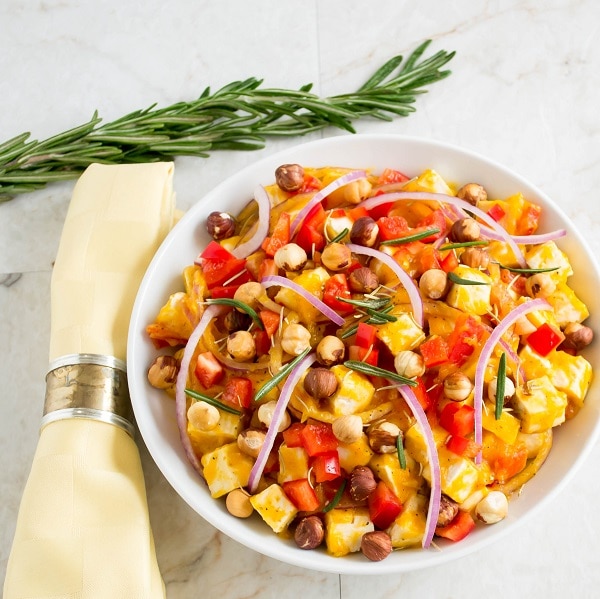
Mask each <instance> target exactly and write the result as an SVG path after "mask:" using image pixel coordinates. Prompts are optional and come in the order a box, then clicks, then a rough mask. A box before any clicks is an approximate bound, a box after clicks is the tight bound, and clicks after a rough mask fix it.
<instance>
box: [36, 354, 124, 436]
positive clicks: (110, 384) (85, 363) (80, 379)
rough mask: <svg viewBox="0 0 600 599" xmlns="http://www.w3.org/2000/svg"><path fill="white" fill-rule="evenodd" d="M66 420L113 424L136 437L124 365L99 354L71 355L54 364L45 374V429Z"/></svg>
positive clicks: (110, 357) (55, 361)
mask: <svg viewBox="0 0 600 599" xmlns="http://www.w3.org/2000/svg"><path fill="white" fill-rule="evenodd" d="M67 418H86V419H91V420H99V421H101V422H107V423H109V424H114V425H115V426H118V427H120V428H122V429H124V430H125V431H126V432H127V433H129V434H130V435H131V436H132V437H133V435H134V427H133V424H132V423H133V410H132V408H131V400H130V397H129V388H128V386H127V369H126V365H125V363H124V362H123V361H122V360H119V359H117V358H114V357H112V356H102V355H99V354H70V355H66V356H61V357H60V358H58V359H56V360H54V361H53V362H51V364H50V366H49V368H48V374H47V375H46V398H45V401H44V415H43V417H42V428H43V427H44V426H46V425H47V424H49V423H50V422H55V421H56V420H64V419H67Z"/></svg>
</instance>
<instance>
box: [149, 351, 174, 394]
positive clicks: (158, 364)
mask: <svg viewBox="0 0 600 599" xmlns="http://www.w3.org/2000/svg"><path fill="white" fill-rule="evenodd" d="M178 373H179V362H178V361H177V359H176V358H174V357H173V356H158V357H157V358H156V360H154V362H153V363H152V365H151V366H150V368H149V369H148V382H149V383H150V384H151V385H152V386H153V387H156V388H157V389H169V388H170V387H172V386H173V385H174V384H175V382H176V381H177V374H178Z"/></svg>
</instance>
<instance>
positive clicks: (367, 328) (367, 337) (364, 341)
mask: <svg viewBox="0 0 600 599" xmlns="http://www.w3.org/2000/svg"><path fill="white" fill-rule="evenodd" d="M354 343H355V344H356V345H358V347H364V348H365V349H369V348H370V347H371V346H373V345H375V344H376V343H377V329H376V328H375V327H374V326H373V325H372V324H367V323H366V322H359V323H358V329H356V340H355V341H354Z"/></svg>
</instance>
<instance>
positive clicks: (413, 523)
mask: <svg viewBox="0 0 600 599" xmlns="http://www.w3.org/2000/svg"><path fill="white" fill-rule="evenodd" d="M428 506H429V500H428V498H427V497H425V496H424V495H421V494H419V493H414V494H413V495H411V497H410V498H409V499H408V501H407V502H406V503H405V504H404V509H403V510H402V512H401V513H400V515H399V516H398V517H397V518H396V520H395V521H394V523H393V524H392V525H391V526H390V527H389V528H388V529H387V533H388V534H389V535H390V538H391V539H392V547H395V548H396V549H405V548H406V547H412V546H413V545H417V544H419V543H420V542H421V540H422V539H423V535H424V534H425V523H426V521H427V508H428Z"/></svg>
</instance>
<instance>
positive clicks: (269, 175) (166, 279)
mask: <svg viewBox="0 0 600 599" xmlns="http://www.w3.org/2000/svg"><path fill="white" fill-rule="evenodd" d="M289 162H297V163H300V164H303V165H306V166H344V167H351V168H373V169H375V170H378V171H380V170H382V169H383V168H384V167H387V166H390V167H396V168H398V169H400V170H402V171H404V172H406V173H408V174H413V175H414V174H418V173H419V172H421V171H422V170H423V169H425V168H434V169H435V170H437V171H438V172H439V173H440V174H441V175H442V176H443V177H444V178H445V179H446V180H448V181H450V182H452V181H454V182H461V183H466V182H469V181H477V182H479V183H481V184H483V185H484V186H485V187H486V189H487V190H488V193H489V195H490V197H492V198H505V197H508V196H509V195H511V194H513V193H516V192H518V191H520V192H523V193H524V195H525V196H526V197H527V198H528V199H530V200H533V201H535V202H536V203H538V204H541V205H542V207H543V217H542V221H541V226H540V232H543V231H550V230H553V229H556V228H559V227H564V228H566V229H567V231H568V235H567V236H566V237H565V238H563V239H561V240H560V242H559V245H560V247H561V248H562V249H563V250H565V251H566V252H567V253H568V255H569V258H570V260H571V262H572V264H573V266H574V271H575V274H574V276H573V277H572V278H571V279H570V283H571V285H572V287H573V288H574V289H575V291H576V292H577V294H578V295H579V296H580V297H581V299H582V300H583V301H584V302H585V303H586V304H587V305H588V307H589V309H590V312H591V317H590V318H589V319H588V322H587V323H586V324H589V326H591V327H592V328H593V329H594V330H595V331H596V332H597V333H598V332H600V294H598V290H599V289H600V272H599V268H598V265H597V264H596V263H595V261H594V259H593V257H592V255H591V252H590V250H589V249H588V247H587V246H586V244H585V242H584V240H583V239H582V238H581V236H580V234H579V233H578V232H577V231H576V230H575V229H574V227H573V225H572V223H571V222H570V221H569V220H568V218H567V217H566V215H565V214H564V213H563V212H562V211H561V210H560V208H558V207H557V206H556V204H554V203H553V202H552V200H551V199H550V198H549V197H548V196H546V195H545V194H544V193H543V192H542V191H540V190H539V189H537V188H536V187H534V186H533V185H532V184H531V183H529V182H527V181H526V180H525V179H523V178H521V177H520V176H518V175H516V174H515V173H513V172H511V171H510V170H508V169H506V168H504V167H502V166H500V165H498V164H496V163H494V162H492V161H490V160H487V159H485V158H483V157H481V156H479V155H477V154H474V153H472V152H468V151H465V150H462V149H459V148H456V147H453V146H449V145H446V144H442V143H436V142H432V141H428V140H420V139H414V138H406V137H399V136H386V135H357V136H345V135H344V136H339V137H333V138H329V139H325V140H322V141H318V142H313V143H307V144H303V145H299V146H296V147H294V148H291V149H289V150H286V151H284V152H281V153H278V154H275V155H273V156H269V157H267V158H265V159H262V160H260V161H258V162H256V163H255V164H253V165H251V166H250V167H248V168H246V169H244V170H242V171H241V172H239V173H237V174H236V175H234V176H233V177H231V178H229V179H228V180H226V181H224V182H223V183H221V184H220V185H219V186H218V187H217V188H215V189H214V190H213V191H212V192H211V193H209V194H207V195H206V197H204V198H202V199H201V200H200V201H198V203H197V204H195V205H194V206H193V207H192V208H191V209H190V210H189V211H188V212H187V213H186V215H185V216H184V217H183V218H182V220H181V221H180V222H179V223H178V224H177V226H176V227H175V228H174V229H173V231H172V232H171V234H170V235H169V236H168V237H167V239H166V240H165V241H164V243H163V244H162V246H161V247H160V249H159V250H158V252H157V253H156V256H155V257H154V259H153V261H152V263H151V264H150V266H149V268H148V271H147V272H146V275H145V277H144V279H143V282H142V284H141V286H140V289H139V293H138V296H137V300H136V303H135V307H134V310H133V315H132V319H131V326H130V331H129V343H128V355H127V366H128V368H127V369H128V377H129V386H130V391H131V397H132V402H133V408H134V411H135V416H136V419H137V424H138V427H139V430H140V432H141V434H142V436H143V438H144V441H145V443H146V445H147V447H148V449H149V451H150V454H151V455H152V457H153V458H154V460H155V462H156V463H157V465H158V467H159V468H160V470H161V471H162V473H163V474H164V476H165V478H166V479H167V480H168V481H169V483H170V484H171V485H172V486H173V488H174V489H175V490H176V491H177V493H179V495H180V496H181V497H182V498H183V499H184V500H185V501H186V502H187V503H188V504H189V505H190V506H191V507H192V508H193V509H194V510H195V511H196V512H198V514H200V515H201V516H202V517H203V518H205V519H206V520H207V521H208V522H210V523H211V524H212V525H213V526H215V527H216V528H218V529H219V530H221V531H222V532H223V533H225V534H226V535H228V536H229V537H231V538H233V539H235V540H236V541H238V542H240V543H242V544H243V545H246V546H247V547H250V548H252V549H254V550H256V551H258V552H260V553H263V554H265V555H268V556H271V557H273V558H276V559H278V560H281V561H283V562H287V563H289V564H294V565H296V566H302V567H305V568H310V569H314V570H322V571H327V572H336V573H344V574H383V573H392V572H394V573H398V572H406V571H410V570H416V569H420V568H425V567H429V566H434V565H439V564H441V563H444V562H447V561H449V560H453V559H456V558H459V557H461V556H464V555H466V554H468V553H471V552H473V551H476V550H477V549H479V548H481V547H482V546H484V545H485V544H487V543H489V542H491V541H493V540H495V539H497V538H499V537H500V536H502V535H503V534H505V533H506V532H508V531H509V530H511V529H513V528H514V527H515V526H517V525H520V524H523V523H524V522H526V521H527V519H528V518H529V517H530V516H531V515H532V514H533V513H534V512H537V511H538V510H540V509H541V508H542V507H543V506H544V505H545V504H546V503H547V502H548V501H550V500H551V499H552V498H553V497H554V496H555V495H556V494H557V493H558V492H559V491H560V490H561V489H562V488H564V486H565V485H566V484H567V483H568V481H569V480H570V479H571V477H572V476H573V474H574V472H575V471H576V470H577V468H578V467H579V466H580V464H581V463H582V461H583V460H584V459H585V457H586V455H587V454H588V452H589V451H590V449H591V447H592V446H593V444H594V442H595V440H596V438H597V436H598V433H599V431H600V382H599V380H598V379H597V378H596V379H595V380H594V382H593V384H592V386H591V388H590V390H589V393H588V396H587V400H586V404H585V406H584V407H583V409H582V411H581V412H580V414H579V415H578V417H577V418H575V419H574V420H572V421H570V422H568V423H566V424H565V425H564V426H562V427H560V428H559V429H558V430H556V434H555V440H554V447H553V449H552V451H551V453H550V457H549V458H548V460H547V462H546V463H545V465H544V466H543V468H542V469H541V471H540V472H539V473H538V474H537V475H536V476H535V477H534V479H533V480H532V481H531V482H529V483H528V484H527V486H526V488H525V490H524V492H523V493H522V495H521V497H519V498H518V499H516V500H514V501H512V502H511V504H510V510H509V512H510V513H509V516H508V517H507V518H506V519H505V520H504V521H502V522H501V523H499V524H496V525H493V526H480V527H477V528H476V530H475V531H474V532H473V533H471V534H470V535H469V536H468V537H467V538H466V539H464V540H463V541H461V542H459V543H455V544H446V543H444V542H442V543H440V545H441V546H442V550H441V551H438V550H437V549H430V550H422V549H420V548H419V549H414V550H404V551H396V552H393V553H392V554H391V555H390V556H389V557H388V558H387V559H385V560H383V561H381V562H378V563H374V562H369V561H368V560H366V559H365V558H364V556H362V555H361V554H355V555H351V556H348V557H343V558H334V557H331V556H329V555H327V554H326V553H325V552H324V551H320V550H316V551H304V550H301V549H298V548H296V546H295V544H294V542H293V540H289V541H286V540H283V539H281V538H280V537H278V536H277V535H275V534H274V533H273V532H271V530H270V528H269V527H268V526H267V525H266V524H265V523H264V522H262V520H261V519H260V517H259V516H258V515H255V516H253V517H252V518H250V519H247V520H240V519H236V518H234V517H233V516H231V515H230V514H229V513H228V512H227V511H226V509H225V504H224V502H223V501H216V500H214V499H212V498H211V497H210V494H209V492H208V489H207V487H206V485H205V483H204V482H203V481H202V480H201V479H200V477H199V476H198V475H197V473H196V472H195V471H194V469H193V468H192V467H191V466H190V465H189V463H188V462H187V460H186V458H185V455H184V452H183V450H182V448H181V445H180V441H179V434H178V431H177V424H176V420H175V409H174V402H172V401H170V400H168V399H167V398H166V397H165V396H164V394H163V393H162V392H159V391H157V390H156V389H153V388H152V387H150V386H149V384H148V383H147V380H146V373H147V368H148V366H149V364H151V362H152V360H153V359H154V357H155V355H156V352H155V351H154V348H153V346H152V344H151V343H150V342H149V341H148V339H147V338H146V336H145V334H144V329H145V327H146V325H147V324H148V323H150V322H152V321H153V319H154V317H155V316H156V314H157V313H158V310H159V309H160V307H161V306H162V305H163V304H164V302H165V301H166V299H167V298H168V296H169V294H170V293H173V292H175V291H178V290H180V287H181V272H182V270H183V269H184V268H185V267H186V266H188V265H189V264H191V263H192V262H193V260H194V258H196V256H197V255H198V253H199V251H200V250H201V249H202V247H203V245H205V244H206V243H208V241H209V238H208V236H207V234H206V233H204V226H203V224H204V222H205V219H206V216H207V215H208V214H209V213H210V212H211V211H213V210H215V209H220V210H227V211H230V212H232V213H236V212H237V211H238V210H239V209H240V208H241V207H242V206H243V205H244V204H245V203H246V202H247V201H248V200H249V199H250V198H251V196H252V192H253V190H254V188H255V186H256V185H257V184H265V185H266V184H269V183H272V182H273V180H274V171H275V168H276V167H277V166H279V165H280V164H283V163H289ZM585 355H586V357H587V359H588V360H589V361H590V362H591V363H592V365H593V366H594V368H595V369H596V370H597V371H598V372H600V343H599V342H598V341H596V342H595V343H594V344H592V346H590V347H589V348H588V349H587V351H586V352H585Z"/></svg>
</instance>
